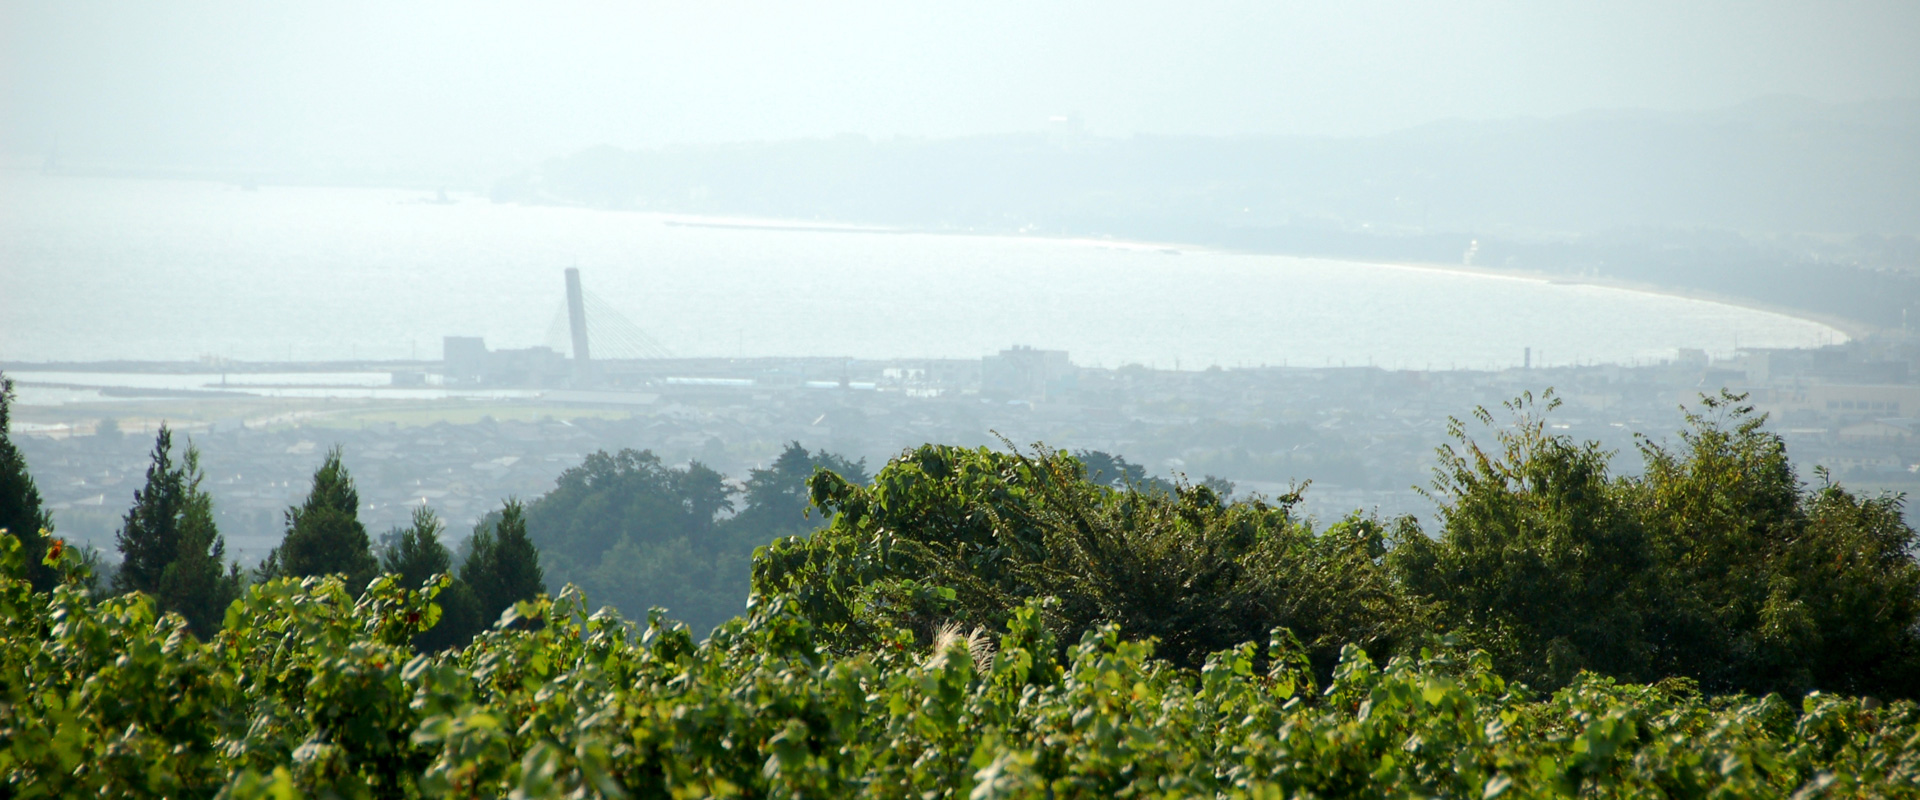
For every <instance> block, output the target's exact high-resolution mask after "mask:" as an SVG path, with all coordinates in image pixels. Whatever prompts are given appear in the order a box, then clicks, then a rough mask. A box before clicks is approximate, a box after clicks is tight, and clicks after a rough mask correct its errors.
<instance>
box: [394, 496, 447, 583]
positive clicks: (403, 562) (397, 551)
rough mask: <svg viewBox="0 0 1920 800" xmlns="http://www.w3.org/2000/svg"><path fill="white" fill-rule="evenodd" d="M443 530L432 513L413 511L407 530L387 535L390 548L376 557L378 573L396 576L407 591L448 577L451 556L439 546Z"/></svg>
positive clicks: (395, 531)
mask: <svg viewBox="0 0 1920 800" xmlns="http://www.w3.org/2000/svg"><path fill="white" fill-rule="evenodd" d="M445 528H446V526H445V525H443V524H441V522H440V517H439V515H437V514H435V513H433V509H431V508H427V507H426V506H421V507H419V508H416V509H414V510H413V524H412V525H411V526H409V527H406V528H394V529H393V530H392V531H390V532H389V533H388V537H389V538H390V540H391V542H392V544H390V545H388V546H387V548H386V552H384V553H381V555H380V571H381V572H385V573H387V574H390V575H398V576H400V583H401V584H402V585H405V586H406V587H407V588H409V589H418V588H420V586H421V584H424V583H426V581H427V579H428V578H431V577H433V576H434V575H439V574H442V573H446V574H452V572H453V554H451V553H449V552H447V547H446V545H443V544H441V543H440V532H441V531H442V530H444V529H445Z"/></svg>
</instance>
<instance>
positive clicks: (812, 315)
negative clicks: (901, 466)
mask: <svg viewBox="0 0 1920 800" xmlns="http://www.w3.org/2000/svg"><path fill="white" fill-rule="evenodd" d="M430 199H432V198H430V197H429V196H428V195H426V194H424V193H421V192H413V191H401V190H382V189H329V188H284V187H262V188H260V189H258V190H244V189H242V188H239V187H236V186H231V185H225V184H219V183H211V182H190V181H158V180H154V181H146V180H115V179H97V178H69V177H48V176H43V175H40V174H37V173H31V172H18V171H16V172H0V360H6V361H64V360H99V359H154V360H174V359H191V358H196V357H200V356H225V357H229V358H235V359H245V360H280V359H292V360H325V359H349V358H360V359H368V358H396V359H397V358H414V357H417V358H437V357H438V356H439V353H440V341H441V337H443V336H447V335H467V336H484V337H486V339H487V342H488V344H490V345H492V346H495V347H524V346H530V345H538V344H550V343H559V342H557V341H556V337H555V333H556V330H557V329H556V326H555V321H556V318H557V315H558V313H559V311H560V309H561V308H562V304H563V302H564V296H565V294H564V287H563V277H562V274H563V273H562V271H563V270H564V269H565V268H567V267H570V266H578V267H579V268H580V270H581V273H582V275H583V277H584V282H585V284H586V287H587V289H588V290H589V291H590V292H591V293H592V294H593V295H595V296H596V297H597V298H598V299H599V302H601V303H604V306H599V305H596V307H604V308H608V309H612V310H614V312H616V313H617V314H618V315H619V316H620V317H624V318H625V320H627V321H628V322H630V323H631V325H632V326H633V327H634V328H637V329H639V330H640V331H643V332H644V333H645V334H646V335H647V336H650V337H651V338H652V339H654V340H656V341H657V342H658V343H659V344H660V345H661V346H662V347H664V348H665V349H666V350H667V351H668V352H670V353H672V354H673V355H677V356H735V355H744V356H779V355H804V356H853V357H870V358H882V357H907V358H911V357H955V358H974V357H978V356H981V355H984V354H987V353H991V352H994V351H997V350H1000V349H1002V348H1005V347H1008V346H1010V345H1014V344H1024V345H1031V346H1034V347H1041V348H1048V349H1059V350H1066V351H1068V352H1069V353H1070V355H1071V357H1072V359H1073V360H1074V361H1075V362H1076V363H1080V364H1093V365H1102V366H1109V367H1112V366H1119V365H1122V364H1127V363H1140V364H1147V365H1152V366H1158V367H1173V366H1175V365H1176V364H1177V365H1178V366H1179V367H1181V368H1185V369H1200V368H1205V367H1208V366H1213V365H1219V366H1224V367H1232V366H1253V365H1261V364H1273V365H1278V364H1290V365H1293V366H1323V365H1338V364H1347V365H1359V364H1369V363H1371V364H1377V365H1381V366H1386V367H1398V368H1411V369H1428V368H1431V369H1447V368H1453V367H1460V368H1467V367H1473V368H1485V367H1499V366H1508V365H1516V364H1518V363H1519V361H1520V359H1521V357H1522V355H1521V354H1522V348H1525V347H1532V348H1533V350H1534V354H1535V355H1534V361H1535V364H1536V365H1538V364H1541V363H1547V364H1565V363H1569V362H1576V361H1578V362H1633V361H1647V360H1654V359H1661V358H1667V357H1671V356H1672V355H1673V354H1674V352H1675V350H1676V349H1677V348H1683V347H1689V348H1701V349H1705V350H1708V351H1710V352H1715V353H1729V352H1731V351H1733V350H1734V349H1735V348H1737V347H1810V346H1818V345H1822V344H1826V343H1830V342H1837V341H1843V340H1844V339H1845V336H1844V335H1843V334H1841V333H1840V332H1839V331H1837V330H1835V329H1833V328H1831V327H1829V326H1826V325H1822V324H1819V323H1815V322H1810V321H1806V320H1800V319H1795V318H1792V317H1788V316H1783V315H1779V314H1773V313H1767V312H1762V311H1755V310H1750V309H1744V308H1738V307H1734V306H1728V305H1722V304H1717V303H1711V302H1703V301H1697V300H1689V299H1682V298H1676V297H1668V296H1662V295H1655V294H1646V293H1638V292H1631V291H1622V290H1616V289H1608V288H1600V287H1593V286H1580V285H1563V284H1553V283H1548V282H1545V281H1539V280H1529V279H1521V278H1508V277H1492V276H1485V275H1472V274H1461V273H1454V272H1447V271H1440V270H1430V269H1418V268H1408V267H1395V266H1381V265H1367V264H1356V263H1348V262H1338V261H1328V260H1320V259H1310V258H1288V257H1281V256H1264V255H1239V254H1229V253H1215V252H1205V251H1199V250H1192V249H1184V248H1182V249H1179V251H1178V252H1169V251H1168V250H1167V249H1163V248H1160V247H1134V246H1125V245H1120V244H1114V243H1102V242H1084V241H1062V240H1054V239H1039V238H1016V237H989V236H957V235H935V234H888V233H863V232H830V231H821V230H762V229H750V228H724V227H704V226H689V225H677V224H672V223H673V222H675V221H676V220H675V219H673V218H669V217H663V216H659V215H651V214H639V213H628V212H615V211H598V210H591V209H578V208H554V207H529V206H518V205H498V204H494V203H490V202H487V201H485V200H482V199H476V198H472V197H455V198H453V199H454V202H451V203H446V204H440V203H432V202H427V201H428V200H430ZM607 319H609V320H610V319H612V317H611V316H608V317H607ZM602 321H604V320H602ZM600 327H602V326H600V325H598V324H596V329H598V328H600ZM607 349H617V346H616V345H613V344H612V343H609V344H608V345H607ZM603 352H605V351H603ZM607 354H618V353H617V352H614V353H607Z"/></svg>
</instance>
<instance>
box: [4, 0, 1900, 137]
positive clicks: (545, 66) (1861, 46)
mask: <svg viewBox="0 0 1920 800" xmlns="http://www.w3.org/2000/svg"><path fill="white" fill-rule="evenodd" d="M1779 93H1788V94H1798V95H1805V96H1808V97H1813V98H1816V99H1821V100H1833V101H1848V100H1859V99H1869V98H1883V97H1912V96H1916V95H1920V3H1916V2H1903V1H1898V2H1837V1H1836V0H1821V1H1820V2H1684V3H1675V2H1672V0H1655V1H1652V2H1646V1H1643V0H1608V2H1604V3H1584V4H1578V5H1576V4H1569V3H1555V2H1537V1H1533V2H1511V3H1455V2H1448V3H1435V2H1341V3H1298V4H1293V3H1276V2H1261V3H1196V2H1179V3H1174V2H1159V3H1143V2H1116V1H1115V0H1103V2H1069V3H1055V2H1039V1H1038V0H1021V1H1020V2H998V1H997V0H994V1H988V0H967V1H966V2H950V1H948V2H938V3H911V2H902V1H901V0H887V1H886V2H836V3H804V2H780V3H772V2H769V3H743V2H698V3H695V2H675V3H608V4H579V3H555V2H540V3H531V2H529V3H516V4H496V3H477V2H469V1H465V0H463V1H462V2H434V3H414V2H394V1H393V0H382V2H371V3H365V2H353V1H349V0H327V2H323V3H295V2H271V3H263V2H211V3H210V2H171V1H169V2H137V3H95V2H86V1H84V0H59V2H15V0H0V150H4V151H6V152H9V153H13V154H16V155H34V154H38V153H42V152H45V150H46V149H47V147H48V146H49V145H51V144H54V143H58V145H59V147H60V149H61V151H62V153H63V154H64V155H66V156H68V157H71V158H77V159H88V158H102V159H126V160H140V161H154V162H166V161H180V162H192V161H196V160H203V159H210V158H211V159H240V160H248V159H255V160H260V161H262V162H267V161H273V160H277V159H294V160H305V161H313V162H346V163H351V162H364V161H394V162H404V161H407V160H422V159H425V160H435V159H453V160H460V159H468V160H471V159H506V160H515V159H539V158H543V157H546V156H551V155H558V154H562V153H565V152H568V151H571V150H573V149H576V148H579V147H582V146H586V145H591V144H597V143H603V142H604V143H612V144H617V145H623V146H636V145H655V144H662V143H670V142H711V141H726V140H742V139H774V138H787V137H796V136H820V135H832V134H836V133H841V132H852V133H861V134H867V135H872V136H886V135H894V134H906V135H921V136H950V135H960V134H971V133H984V132H1004V131H1015V130H1034V129H1037V128H1040V127H1041V126H1043V125H1044V124H1045V120H1046V119H1047V118H1048V117H1050V116H1053V115H1063V114H1074V115H1078V116H1079V117H1080V118H1082V119H1083V120H1084V121H1085V124H1086V126H1087V127H1088V128H1089V129H1090V130H1092V131H1094V132H1095V133H1099V134H1105V135H1123V134H1128V133H1136V132H1141V133H1192V134H1249V133H1302V134H1358V133H1374V132H1383V131H1387V130H1392V129H1396V128H1401V127H1406V126H1410V125H1416V124H1420V123H1424V122H1430V121H1433V120H1437V119H1444V118H1451V117H1466V118H1496V117H1508V116H1516V115H1552V114H1560V113H1566V112H1571V111H1578V110H1583V109H1589V108H1620V107H1638V108H1658V109H1703V108H1713V107H1720V106H1726V105H1731V104H1734V103H1738V102H1740V101H1743V100H1746V99H1749V98H1752V97H1756V96H1760V95H1767V94H1779Z"/></svg>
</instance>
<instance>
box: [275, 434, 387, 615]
mask: <svg viewBox="0 0 1920 800" xmlns="http://www.w3.org/2000/svg"><path fill="white" fill-rule="evenodd" d="M261 566H262V569H261V573H262V577H263V578H269V579H270V578H276V577H282V576H284V577H293V578H303V577H317V576H321V575H344V576H346V579H347V584H348V585H349V586H365V585H366V583H367V581H369V580H372V579H373V576H374V573H375V572H377V571H378V569H379V564H378V562H376V561H375V560H374V557H373V545H372V542H370V541H369V540H368V539H367V528H366V526H365V525H362V524H360V493H359V492H358V491H356V490H355V489H354V488H353V476H352V475H349V474H348V473H347V468H346V466H345V465H343V464H341V463H340V448H337V447H336V448H334V449H333V450H331V451H329V452H328V453H327V457H326V460H325V461H323V462H321V464H320V468H319V469H318V470H315V471H314V473H313V488H312V489H311V490H309V491H308V493H307V499H306V500H305V501H304V502H302V503H301V504H300V505H297V506H294V507H292V508H289V509H287V535H286V538H285V539H283V540H282V541H281V543H280V546H279V547H276V548H274V549H273V551H272V552H271V553H268V554H267V559H266V561H265V563H263V564H262V565H261Z"/></svg>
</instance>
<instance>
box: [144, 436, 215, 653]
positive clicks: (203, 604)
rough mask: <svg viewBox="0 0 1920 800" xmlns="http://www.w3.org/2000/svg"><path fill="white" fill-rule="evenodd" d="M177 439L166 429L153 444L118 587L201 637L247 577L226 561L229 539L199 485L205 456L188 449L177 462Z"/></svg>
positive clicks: (210, 627)
mask: <svg viewBox="0 0 1920 800" xmlns="http://www.w3.org/2000/svg"><path fill="white" fill-rule="evenodd" d="M172 450H173V434H172V432H171V431H169V430H168V429H167V427H166V426H165V425H162V426H160V433H159V435H158V436H156V437H155V438H154V444H153V455H152V463H151V464H149V465H148V467H147V482H146V485H145V486H143V487H142V488H140V489H138V490H135V491H134V493H133V507H132V508H130V509H128V510H127V515H126V517H125V519H124V521H123V522H122V524H121V526H120V530H119V532H118V534H117V535H116V537H115V538H116V540H117V543H118V545H119V548H120V567H119V570H118V571H117V572H116V573H115V574H114V580H113V583H114V588H115V589H117V590H118V591H120V592H145V593H147V594H150V595H153V598H154V601H155V603H157V604H158V605H159V607H160V609H161V610H162V611H173V612H177V613H179V614H180V615H181V616H182V617H185V618H186V620H187V624H188V627H189V628H190V629H191V630H192V631H193V632H194V634H196V635H198V636H202V637H205V636H208V635H211V634H212V633H213V631H215V630H217V629H218V628H219V627H220V620H221V618H222V616H223V615H224V614H225V613H226V609H227V604H228V603H230V602H232V601H233V599H234V597H236V596H237V595H238V594H239V591H240V584H241V575H240V574H239V572H238V567H237V566H233V565H229V564H228V563H227V559H226V551H227V545H226V540H225V539H224V538H223V537H221V535H220V532H219V530H217V529H216V528H215V526H214V523H213V498H212V497H211V496H209V495H208V494H207V492H206V490H205V489H203V488H201V483H202V482H203V481H204V480H205V479H206V476H205V474H204V473H202V472H201V471H200V452H199V451H198V450H196V449H195V448H194V447H193V446H192V445H188V446H187V452H186V455H185V456H184V457H183V458H182V459H181V461H180V462H179V463H177V464H176V463H175V462H174V461H173V455H172Z"/></svg>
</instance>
